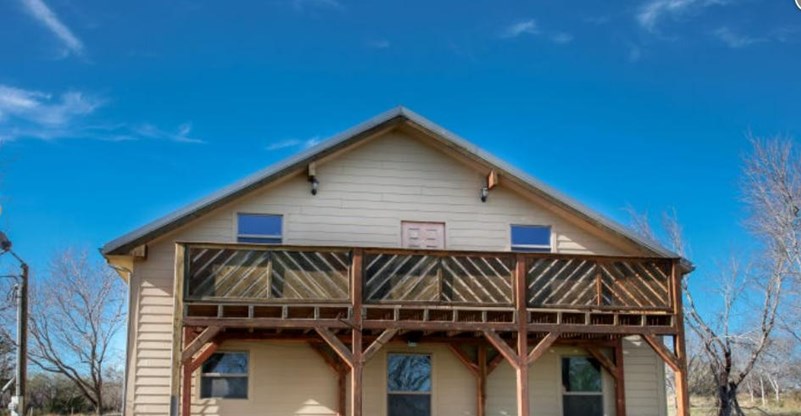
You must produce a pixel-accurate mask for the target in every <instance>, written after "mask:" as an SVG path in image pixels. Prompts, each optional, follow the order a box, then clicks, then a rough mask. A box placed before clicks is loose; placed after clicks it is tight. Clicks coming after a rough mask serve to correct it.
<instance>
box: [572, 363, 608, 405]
mask: <svg viewBox="0 0 801 416" xmlns="http://www.w3.org/2000/svg"><path fill="white" fill-rule="evenodd" d="M603 407H604V406H603V383H602V381H601V364H600V363H599V362H598V361H597V360H595V359H594V358H587V357H563V358H562V411H563V413H562V414H563V415H564V416H601V415H603Z"/></svg>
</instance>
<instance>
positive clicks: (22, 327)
mask: <svg viewBox="0 0 801 416" xmlns="http://www.w3.org/2000/svg"><path fill="white" fill-rule="evenodd" d="M4 253H9V254H11V255H12V256H13V257H14V258H15V259H16V260H17V261H18V262H19V265H20V269H21V273H20V275H19V276H17V277H18V279H17V287H16V291H15V295H16V296H15V297H16V300H17V368H16V372H15V376H14V378H15V388H14V396H13V397H12V398H11V403H9V405H8V409H9V410H10V411H11V416H24V415H25V380H26V379H27V377H28V264H27V263H25V261H23V260H22V258H20V257H19V256H18V255H17V253H14V252H13V251H12V250H11V240H9V239H8V237H6V235H5V233H3V232H0V254H4Z"/></svg>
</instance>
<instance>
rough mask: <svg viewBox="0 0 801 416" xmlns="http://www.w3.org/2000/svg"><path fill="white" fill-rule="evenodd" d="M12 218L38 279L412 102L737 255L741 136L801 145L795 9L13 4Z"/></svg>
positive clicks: (6, 59) (2, 160) (3, 186)
mask: <svg viewBox="0 0 801 416" xmlns="http://www.w3.org/2000/svg"><path fill="white" fill-rule="evenodd" d="M0 39H3V42H0V139H1V140H2V144H0V204H2V206H3V211H2V215H0V229H2V230H5V231H6V232H7V233H8V234H9V235H10V236H11V237H12V239H13V240H14V241H15V245H16V249H17V251H18V252H19V253H20V254H21V255H23V256H24V257H25V258H27V259H28V260H29V261H30V262H31V263H32V265H33V267H34V270H40V271H41V270H43V268H44V267H45V265H46V260H47V259H48V257H50V256H51V255H52V254H53V253H54V252H55V251H56V250H58V249H59V248H62V247H64V246H70V245H77V246H82V247H87V248H90V249H92V250H94V249H95V248H97V247H99V246H101V245H102V244H103V243H104V242H106V241H108V240H110V239H112V238H114V237H116V236H118V235H119V234H122V233H124V232H126V231H129V230H130V229H132V228H135V227H137V226H139V225H141V224H143V223H145V222H147V221H149V220H152V219H154V218H156V217H158V216H160V215H163V214H166V213H168V212H169V211H171V210H173V209H176V208H178V207H180V206H182V205H184V204H186V203H188V202H191V201H193V200H195V199H197V198H199V197H202V196H203V195H205V194H207V193H209V192H211V191H213V190H216V189H218V188H220V187H222V186H224V185H225V184H228V183H230V182H232V181H234V180H236V179H238V178H241V177H242V176H245V175H247V174H249V173H251V172H253V171H255V170H257V169H260V168H262V167H264V166H266V165H268V164H271V163H273V162H275V161H277V160H280V159H282V158H284V157H286V156H288V155H290V154H292V153H295V152H297V151H300V150H302V149H303V148H304V147H305V146H307V145H308V144H310V143H314V142H316V141H318V140H320V139H322V138H325V137H327V136H330V135H332V134H334V133H336V132H338V131H341V130H343V129H346V128H348V127H350V126H352V125H353V124H356V123H358V122H360V121H362V120H364V119H366V118H369V117H371V116H373V115H375V114H377V113H379V112H382V111H384V110H386V109H388V108H390V107H393V106H395V105H399V104H403V105H406V106H408V107H410V108H411V109H413V110H414V111H416V112H418V113H420V114H422V115H424V116H426V117H428V118H430V119H431V120H433V121H435V122H437V123H439V124H441V125H443V126H444V127H446V128H449V129H451V130H453V131H454V132H456V133H457V134H459V135H461V136H463V137H465V138H467V139H468V140H471V141H473V142H475V143H477V144H478V145H479V146H481V147H483V148H485V149H486V150H488V151H490V152H493V153H495V154H496V155H498V156H499V157H501V158H504V159H507V160H508V161H509V162H511V163H513V164H515V165H517V166H519V167H521V168H522V169H524V170H526V171H528V172H529V173H531V174H532V175H534V176H537V177H539V178H540V179H542V180H544V181H545V182H547V183H549V184H551V185H553V186H555V187H556V188H558V189H560V190H562V191H563V192H565V193H567V194H569V195H572V196H574V197H576V198H578V199H579V200H582V201H583V202H585V203H586V204H587V205H589V206H591V207H593V208H595V209H597V210H599V211H601V212H603V213H605V214H607V215H609V216H611V217H613V218H616V219H618V220H621V221H626V219H627V216H626V213H625V208H626V206H627V205H631V206H633V207H634V208H635V209H638V210H641V211H648V212H650V213H652V214H658V213H659V212H661V211H663V210H665V209H668V208H675V209H676V210H677V212H678V215H679V217H680V218H681V220H682V222H683V224H684V227H685V230H686V234H687V238H688V240H689V243H690V246H691V249H692V257H693V260H695V261H696V262H697V263H698V265H699V266H701V267H702V268H707V270H708V268H709V267H710V266H711V265H713V264H714V262H715V261H716V260H720V259H723V258H725V257H727V256H728V253H729V252H730V251H731V250H741V251H742V250H745V249H747V248H748V245H749V237H748V236H747V235H746V234H745V233H744V232H743V231H742V229H741V227H740V224H741V223H742V220H743V216H744V212H743V210H742V208H741V204H740V201H739V198H740V196H739V195H740V193H739V190H738V182H737V181H738V174H739V169H740V164H741V163H740V162H741V157H742V155H743V153H744V152H745V151H747V149H748V141H747V139H746V134H747V133H748V132H752V133H753V134H754V135H758V136H771V135H775V134H785V135H790V136H795V137H801V117H799V116H798V114H799V106H798V97H801V82H799V78H798V75H799V74H801V10H799V9H798V8H797V7H796V5H795V4H794V3H793V1H792V0H769V1H768V0H763V1H759V0H631V1H616V2H613V3H611V4H610V2H597V1H573V2H562V1H553V0H548V1H535V2H510V1H492V2H490V1H470V2H466V1H441V2H432V1H425V2H415V1H405V2H402V3H398V2H385V1H372V2H354V1H349V0H287V1H282V0H275V1H261V2H215V1H198V2H190V1H175V2H164V1H147V0H142V1H137V2H108V1H93V0H86V1H74V0H9V1H5V2H2V3H0Z"/></svg>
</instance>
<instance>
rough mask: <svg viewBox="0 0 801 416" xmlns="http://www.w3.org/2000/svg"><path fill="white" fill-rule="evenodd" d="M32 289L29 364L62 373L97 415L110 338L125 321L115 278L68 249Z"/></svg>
mask: <svg viewBox="0 0 801 416" xmlns="http://www.w3.org/2000/svg"><path fill="white" fill-rule="evenodd" d="M35 289H36V290H35V291H34V292H33V293H32V295H33V302H32V303H31V305H32V310H31V316H30V335H31V341H32V342H31V345H30V349H29V356H30V360H31V363H33V364H35V365H36V366H38V367H39V368H41V369H42V370H44V371H47V372H50V373H54V374H60V375H62V376H64V377H66V378H67V379H68V380H69V381H70V382H72V383H74V385H75V386H76V387H77V388H78V390H79V391H80V392H81V394H82V395H83V396H84V397H85V398H86V400H87V401H88V402H89V403H90V404H91V405H92V407H93V408H94V409H95V411H96V413H97V414H100V413H101V412H102V411H103V410H104V408H105V406H106V393H107V389H106V386H105V384H106V383H105V382H106V380H105V376H106V375H107V374H108V372H109V369H110V366H111V365H112V364H113V362H114V360H115V358H116V357H115V354H114V351H113V350H112V342H113V340H114V337H115V335H116V334H117V333H118V332H119V330H120V328H121V327H122V326H123V323H124V319H125V316H124V306H125V301H124V299H125V297H124V290H123V288H122V285H121V283H120V282H119V279H118V278H117V277H116V276H115V275H114V274H113V273H112V272H111V271H110V270H109V269H108V268H107V267H106V266H105V265H103V264H102V263H99V262H97V261H92V260H90V259H89V257H88V255H87V253H86V252H76V251H73V250H67V251H65V252H63V253H61V254H60V255H58V256H56V257H55V258H54V259H53V260H52V262H51V266H50V276H49V278H48V279H47V280H46V282H44V283H43V284H41V285H38V286H37V287H36V288H35Z"/></svg>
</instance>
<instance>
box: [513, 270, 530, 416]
mask: <svg viewBox="0 0 801 416" xmlns="http://www.w3.org/2000/svg"><path fill="white" fill-rule="evenodd" d="M526 287H527V286H526V258H525V257H523V255H521V254H518V255H517V256H516V257H515V304H516V306H517V359H518V365H517V367H516V368H515V375H516V378H517V414H518V416H529V400H528V319H527V316H528V308H527V302H526V297H527V296H526V295H527V291H526Z"/></svg>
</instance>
